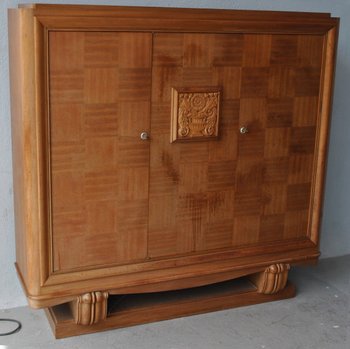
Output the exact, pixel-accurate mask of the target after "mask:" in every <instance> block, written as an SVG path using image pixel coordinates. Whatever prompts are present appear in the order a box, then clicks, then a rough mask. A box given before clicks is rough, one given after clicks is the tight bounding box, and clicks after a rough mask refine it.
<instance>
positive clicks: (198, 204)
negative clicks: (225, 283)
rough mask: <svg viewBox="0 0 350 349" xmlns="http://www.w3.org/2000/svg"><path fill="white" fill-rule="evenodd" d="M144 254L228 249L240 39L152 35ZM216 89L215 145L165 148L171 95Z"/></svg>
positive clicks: (169, 145)
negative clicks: (217, 122) (218, 98)
mask: <svg viewBox="0 0 350 349" xmlns="http://www.w3.org/2000/svg"><path fill="white" fill-rule="evenodd" d="M153 45H154V49H153V85H152V121H151V133H152V140H151V162H150V164H151V170H150V218H149V219H150V220H149V243H148V248H149V254H150V256H151V257H158V256H165V255H174V254H182V253H190V252H194V251H205V250H210V249H217V248H225V247H231V246H232V234H233V225H234V219H233V205H234V190H235V171H236V167H237V137H238V131H237V130H238V119H239V97H240V76H241V64H242V54H243V45H244V41H243V36H242V35H239V34H237V35H226V34H217V35H215V34H162V33H159V34H155V35H154V40H153ZM215 86H219V87H221V89H222V94H221V106H220V108H221V115H220V125H219V138H213V139H212V140H210V139H206V138H205V139H204V138H203V140H201V139H198V141H184V142H174V143H170V124H171V120H170V117H171V113H172V111H171V91H172V88H175V89H176V88H179V89H180V90H181V88H188V89H189V90H191V89H192V90H193V91H196V90H199V89H200V90H201V91H202V92H205V91H206V88H207V90H208V91H211V89H212V88H213V87H215Z"/></svg>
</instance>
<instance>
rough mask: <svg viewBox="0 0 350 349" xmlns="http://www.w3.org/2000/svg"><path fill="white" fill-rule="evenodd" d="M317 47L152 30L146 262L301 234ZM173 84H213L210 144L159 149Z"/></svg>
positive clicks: (296, 41) (314, 42)
mask: <svg viewBox="0 0 350 349" xmlns="http://www.w3.org/2000/svg"><path fill="white" fill-rule="evenodd" d="M322 50H323V38H322V37H321V36H317V35H302V36H299V35H260V34H246V35H240V34H234V35H229V34H228V35H226V34H161V33H159V34H155V36H154V40H153V76H152V79H153V85H152V118H151V130H152V136H153V140H152V142H151V152H150V156H151V166H150V218H149V244H148V251H149V255H150V256H152V257H154V256H164V255H171V254H178V253H189V252H192V251H205V250H211V249H217V248H230V247H237V246H242V245H251V244H259V243H264V242H273V241H279V240H284V239H293V238H299V237H305V236H306V234H307V229H308V219H309V218H308V216H309V209H310V207H309V202H310V190H311V181H312V172H313V164H314V147H315V136H316V123H317V120H316V118H317V112H318V98H319V96H318V94H319V84H320V74H321V60H322ZM173 86H190V87H201V86H222V105H221V115H220V118H221V120H220V126H219V134H220V138H219V140H218V141H207V142H198V143H191V144H189V143H186V144H169V141H168V139H169V115H170V97H171V95H170V89H171V87H173ZM241 126H246V127H247V128H248V133H246V134H240V133H239V128H240V127H241Z"/></svg>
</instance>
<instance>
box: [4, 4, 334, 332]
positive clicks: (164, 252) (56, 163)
mask: <svg viewBox="0 0 350 349" xmlns="http://www.w3.org/2000/svg"><path fill="white" fill-rule="evenodd" d="M337 33H338V19H337V18H332V17H331V16H330V15H329V14H324V13H322V14H321V13H287V12H285V13H284V12H263V11H260V12H259V11H230V10H199V9H170V8H169V9H165V8H138V7H108V6H75V5H40V4H38V5H30V6H23V7H20V8H19V9H11V10H9V35H10V36H9V44H10V64H11V66H10V74H11V104H12V126H13V127H12V130H13V164H14V192H15V194H14V195H15V209H16V245H17V263H16V267H17V271H18V275H19V277H20V279H21V282H22V285H23V288H24V290H25V293H26V296H27V298H28V301H29V304H30V305H31V306H32V307H35V308H47V315H48V317H49V320H50V322H51V324H52V327H53V328H54V331H55V334H56V336H57V337H63V336H69V335H74V334H81V333H88V332H93V331H99V330H103V329H108V328H114V327H121V326H127V325H133V324H137V323H142V322H147V321H154V320H161V319H166V318H171V317H176V316H183V315H187V314H193V313H199V312H205V311H210V310H216V309H223V308H225V307H234V306H239V305H244V304H254V303H259V302H264V301H269V300H274V299H282V298H287V297H291V296H293V295H294V287H293V286H292V285H291V284H290V283H289V282H287V277H288V270H289V269H290V267H291V266H293V265H298V264H307V263H313V262H316V261H317V258H318V256H319V249H318V240H319V226H320V218H321V213H322V191H323V182H324V173H325V160H326V150H327V137H328V128H329V118H330V111H331V99H332V97H331V95H332V83H333V74H334V62H335V51H336V41H337ZM243 277H245V278H243ZM232 280H233V281H232Z"/></svg>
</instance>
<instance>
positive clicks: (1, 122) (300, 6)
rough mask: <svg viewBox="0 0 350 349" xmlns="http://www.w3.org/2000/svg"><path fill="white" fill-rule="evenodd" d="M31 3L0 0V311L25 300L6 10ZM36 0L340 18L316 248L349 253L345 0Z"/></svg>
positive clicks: (349, 85) (349, 26) (349, 12)
mask: <svg viewBox="0 0 350 349" xmlns="http://www.w3.org/2000/svg"><path fill="white" fill-rule="evenodd" d="M31 2H33V1H28V0H20V1H16V0H2V1H1V2H0V103H1V104H0V112H1V114H0V309H1V308H10V307H15V306H21V305H24V304H26V301H25V298H24V296H23V293H22V290H21V289H20V285H19V282H18V280H17V277H16V274H15V269H14V266H13V263H14V261H15V241H14V218H13V203H12V164H11V133H10V102H9V101H10V97H9V74H8V43H7V8H10V7H12V8H13V7H17V5H18V3H31ZM38 2H41V3H76V4H92V3H95V4H101V5H129V6H131V5H134V6H172V7H208V8H227V9H262V10H285V11H313V12H331V13H332V15H334V16H338V17H341V19H342V22H341V32H340V41H339V50H338V63H337V64H338V67H337V75H336V86H335V98H334V108H333V110H334V111H333V121H332V128H331V139H330V149H329V161H328V174H327V182H326V197H325V206H324V218H323V225H322V240H321V251H322V256H323V257H331V256H338V255H344V254H348V253H350V210H349V208H350V102H349V101H350V95H349V91H350V52H349V51H350V45H349V44H348V45H346V41H345V40H346V35H349V33H350V2H349V0H333V1H330V0H308V1H305V0H284V1H273V0H265V1H264V0H236V1H235V0H192V1H185V0H173V1H170V0H164V1H162V0H154V1H152V0H129V1H128V0H119V1H118V0H115V1H113V0H109V1H108V0H107V1H96V0H95V1H94V0H85V1H84V0H82V1H80V0H76V1H74V0H72V1H58V0H56V1H55V0H53V1H50V0H38Z"/></svg>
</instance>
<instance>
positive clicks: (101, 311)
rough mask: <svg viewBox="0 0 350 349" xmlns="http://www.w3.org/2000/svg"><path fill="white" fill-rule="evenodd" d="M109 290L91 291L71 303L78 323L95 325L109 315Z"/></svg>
mask: <svg viewBox="0 0 350 349" xmlns="http://www.w3.org/2000/svg"><path fill="white" fill-rule="evenodd" d="M107 300H108V292H99V291H96V292H90V293H85V294H83V295H81V296H79V297H77V299H76V301H73V302H71V303H70V307H71V310H72V313H73V317H74V321H75V323H76V324H77V325H93V324H96V323H98V322H99V321H102V320H105V319H106V317H107Z"/></svg>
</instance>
